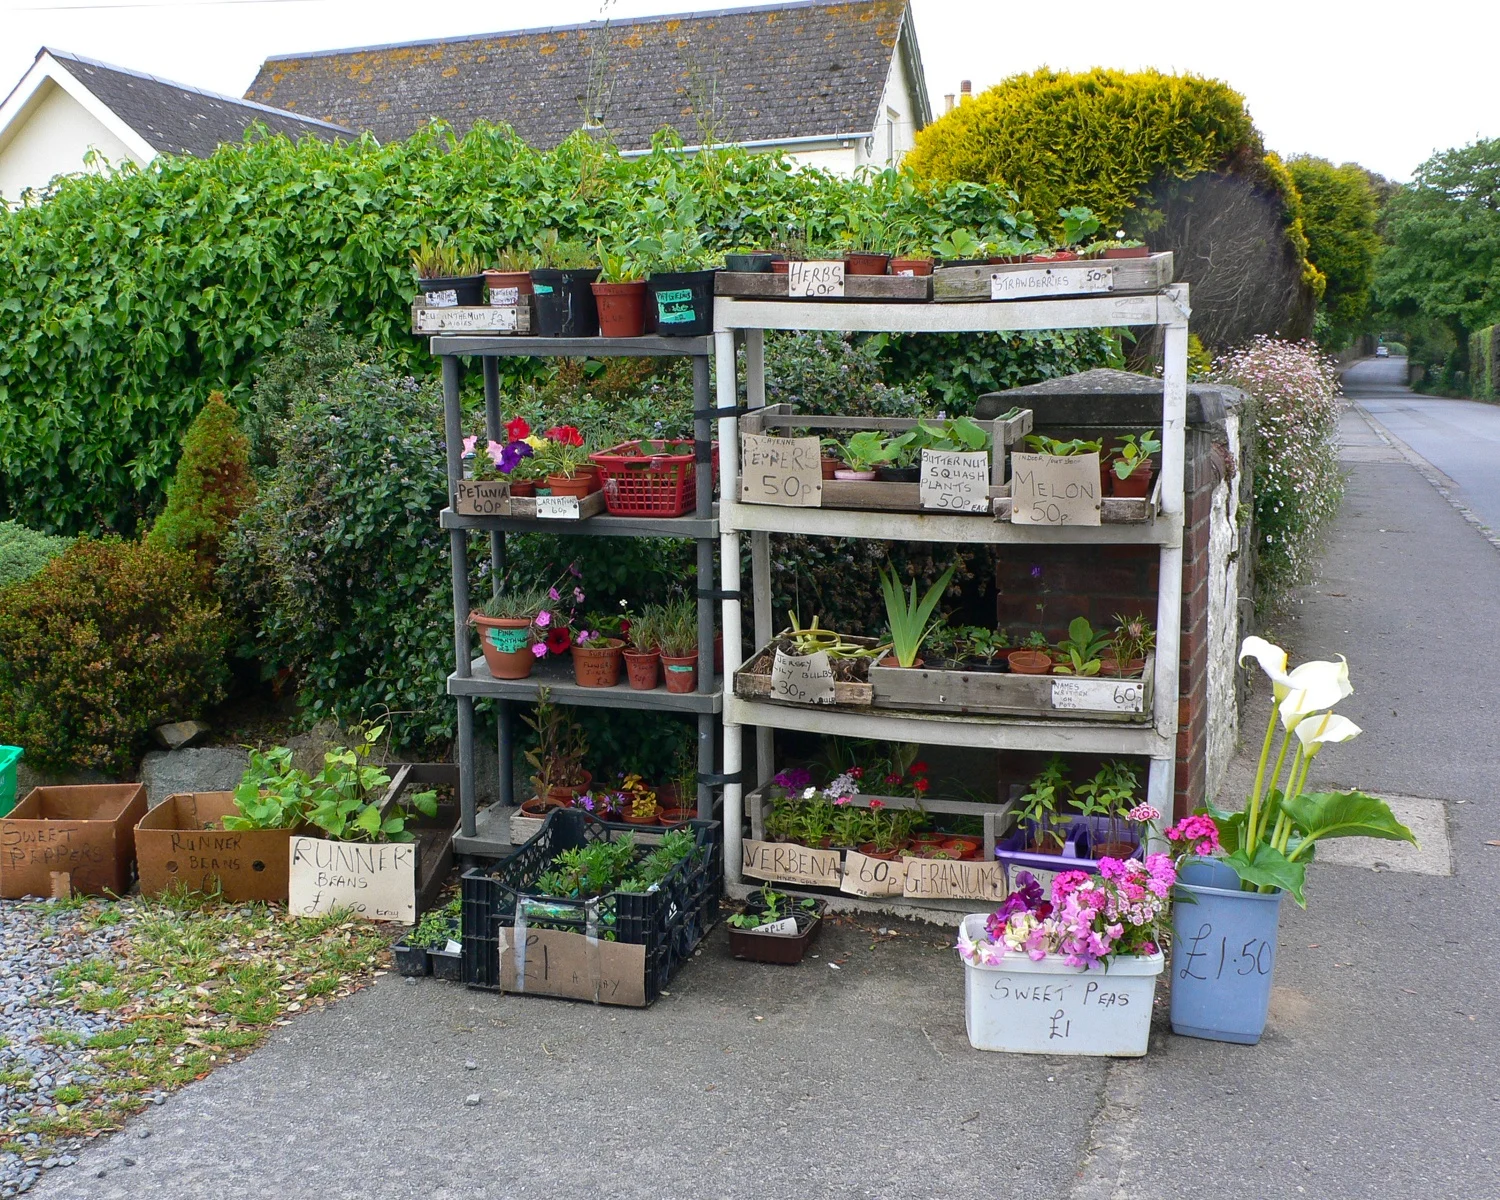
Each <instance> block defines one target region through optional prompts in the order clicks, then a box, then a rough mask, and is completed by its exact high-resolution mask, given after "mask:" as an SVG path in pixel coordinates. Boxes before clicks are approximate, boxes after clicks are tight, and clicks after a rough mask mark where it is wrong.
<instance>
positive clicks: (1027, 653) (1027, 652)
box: [1005, 629, 1052, 675]
mask: <svg viewBox="0 0 1500 1200" xmlns="http://www.w3.org/2000/svg"><path fill="white" fill-rule="evenodd" d="M1051 650H1052V646H1051V643H1050V642H1048V641H1047V639H1046V637H1045V636H1044V635H1043V634H1042V631H1041V630H1039V629H1033V630H1032V631H1031V632H1030V633H1028V634H1027V635H1026V640H1025V641H1024V642H1023V643H1022V644H1021V646H1020V647H1019V648H1018V649H1015V650H1012V651H1010V652H1009V653H1008V654H1006V656H1005V665H1006V666H1008V667H1009V668H1010V669H1011V672H1012V673H1013V674H1016V675H1050V674H1052V654H1051Z"/></svg>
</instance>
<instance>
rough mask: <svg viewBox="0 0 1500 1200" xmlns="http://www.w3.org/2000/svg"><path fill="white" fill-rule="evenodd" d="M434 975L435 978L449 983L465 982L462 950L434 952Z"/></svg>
mask: <svg viewBox="0 0 1500 1200" xmlns="http://www.w3.org/2000/svg"><path fill="white" fill-rule="evenodd" d="M431 957H432V974H433V976H434V978H437V979H443V980H446V981H447V982H448V983H462V982H463V981H464V956H463V951H462V950H434V951H432V955H431Z"/></svg>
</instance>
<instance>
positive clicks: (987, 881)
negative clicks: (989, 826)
mask: <svg viewBox="0 0 1500 1200" xmlns="http://www.w3.org/2000/svg"><path fill="white" fill-rule="evenodd" d="M901 894H902V895H903V896H906V897H907V898H908V899H916V900H997V901H998V900H1004V899H1005V896H1006V887H1005V871H1004V868H1002V867H1001V865H1000V864H999V863H998V862H951V861H948V860H946V859H941V858H909V859H907V860H906V885H905V887H904V889H903V890H902V893H901Z"/></svg>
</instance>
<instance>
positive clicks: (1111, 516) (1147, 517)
mask: <svg viewBox="0 0 1500 1200" xmlns="http://www.w3.org/2000/svg"><path fill="white" fill-rule="evenodd" d="M823 486H824V487H827V486H828V485H827V484H824V485H823ZM991 496H992V505H993V507H994V511H995V519H996V520H997V521H1009V520H1010V511H1011V510H1010V506H1011V497H1010V487H1009V485H1006V487H1005V488H1004V489H1003V490H1001V491H996V490H995V489H993V488H992V489H991ZM1160 512H1161V476H1160V475H1158V476H1157V477H1156V479H1155V481H1154V482H1153V483H1152V485H1151V495H1150V496H1147V497H1143V498H1142V499H1139V500H1137V499H1134V498H1132V497H1129V496H1105V497H1103V498H1102V500H1101V501H1100V504H1099V520H1100V523H1101V524H1104V525H1132V524H1134V525H1139V524H1143V523H1145V522H1146V521H1154V520H1155V519H1156V517H1157V514H1158V513H1160ZM1037 528H1046V527H1045V526H1037Z"/></svg>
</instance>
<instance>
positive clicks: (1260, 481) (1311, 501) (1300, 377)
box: [1212, 335, 1344, 597]
mask: <svg viewBox="0 0 1500 1200" xmlns="http://www.w3.org/2000/svg"><path fill="white" fill-rule="evenodd" d="M1212 378H1213V380H1214V382H1216V383H1227V384H1232V385H1233V386H1234V387H1237V388H1242V389H1243V390H1244V391H1246V392H1249V393H1250V395H1251V396H1252V397H1253V398H1254V408H1253V411H1252V412H1251V414H1250V420H1251V422H1252V429H1253V437H1252V438H1250V439H1248V440H1249V442H1250V445H1251V451H1250V453H1251V455H1252V463H1253V469H1252V475H1251V478H1252V481H1253V486H1254V489H1255V554H1256V575H1257V578H1258V579H1259V580H1260V582H1261V584H1262V585H1263V586H1264V588H1265V590H1266V594H1267V595H1268V596H1270V597H1274V596H1275V595H1276V594H1277V593H1279V592H1282V591H1284V590H1285V589H1286V588H1288V587H1290V586H1292V585H1293V584H1295V583H1297V582H1299V581H1300V580H1302V579H1303V578H1305V576H1306V573H1307V570H1308V568H1309V567H1310V566H1311V565H1312V561H1313V551H1314V548H1315V546H1316V544H1317V539H1318V535H1319V533H1320V532H1321V530H1322V529H1323V526H1324V525H1325V524H1326V523H1327V522H1328V521H1329V520H1330V519H1331V518H1332V517H1333V515H1334V514H1335V513H1336V512H1338V508H1339V502H1340V501H1341V500H1342V499H1343V494H1344V487H1343V476H1342V475H1341V474H1340V472H1339V465H1338V449H1337V443H1336V439H1337V434H1338V424H1339V380H1338V372H1337V370H1336V369H1335V367H1334V364H1333V362H1332V361H1331V360H1330V359H1327V358H1324V357H1323V356H1322V355H1321V354H1320V353H1319V352H1318V347H1317V346H1316V345H1315V344H1314V343H1313V342H1286V341H1281V340H1279V339H1276V338H1270V337H1265V336H1264V335H1262V336H1260V337H1257V338H1255V339H1254V340H1253V341H1251V342H1250V343H1249V344H1248V345H1246V346H1242V347H1240V348H1239V349H1238V350H1234V351H1231V352H1230V353H1229V354H1226V355H1224V356H1223V357H1222V358H1219V359H1217V360H1216V361H1215V362H1214V368H1213V375H1212Z"/></svg>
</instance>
